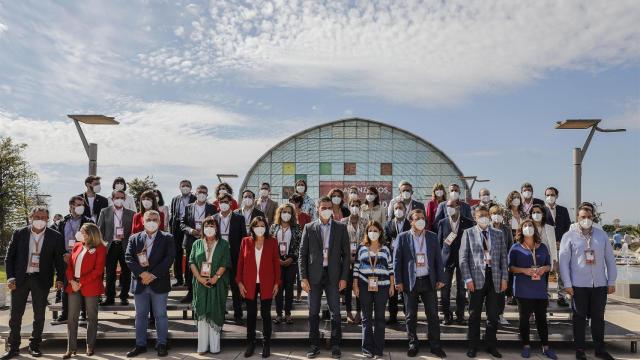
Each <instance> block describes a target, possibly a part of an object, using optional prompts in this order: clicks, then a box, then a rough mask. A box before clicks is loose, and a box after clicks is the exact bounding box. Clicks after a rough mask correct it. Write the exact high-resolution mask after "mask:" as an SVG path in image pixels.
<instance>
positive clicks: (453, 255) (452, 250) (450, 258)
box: [438, 216, 475, 269]
mask: <svg viewBox="0 0 640 360" xmlns="http://www.w3.org/2000/svg"><path fill="white" fill-rule="evenodd" d="M474 225H475V223H474V222H473V220H471V219H469V218H466V217H463V216H462V217H460V224H459V225H458V233H457V235H456V238H455V239H454V240H453V242H452V243H451V245H447V244H446V243H445V240H446V238H447V236H449V234H450V233H451V224H450V223H449V218H448V217H446V218H444V219H442V220H440V222H438V244H440V248H441V249H442V262H444V266H445V267H446V268H449V269H450V268H453V267H456V266H458V258H459V256H458V254H459V252H460V242H461V240H462V234H463V233H464V231H465V230H466V229H468V228H470V227H473V226H474Z"/></svg>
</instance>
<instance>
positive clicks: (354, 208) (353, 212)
mask: <svg viewBox="0 0 640 360" xmlns="http://www.w3.org/2000/svg"><path fill="white" fill-rule="evenodd" d="M349 210H351V215H359V214H360V208H359V207H357V206H352V207H351V209H349Z"/></svg>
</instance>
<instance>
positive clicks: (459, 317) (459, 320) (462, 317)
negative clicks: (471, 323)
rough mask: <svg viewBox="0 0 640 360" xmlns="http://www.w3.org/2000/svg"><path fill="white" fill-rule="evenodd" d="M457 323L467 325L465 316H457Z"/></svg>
mask: <svg viewBox="0 0 640 360" xmlns="http://www.w3.org/2000/svg"><path fill="white" fill-rule="evenodd" d="M456 325H467V322H466V321H465V320H464V316H458V317H456Z"/></svg>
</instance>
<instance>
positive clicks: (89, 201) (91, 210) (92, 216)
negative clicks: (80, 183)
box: [87, 196, 96, 221]
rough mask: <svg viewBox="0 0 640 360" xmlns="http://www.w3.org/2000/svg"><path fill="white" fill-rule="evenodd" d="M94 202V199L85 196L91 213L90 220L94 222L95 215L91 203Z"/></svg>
mask: <svg viewBox="0 0 640 360" xmlns="http://www.w3.org/2000/svg"><path fill="white" fill-rule="evenodd" d="M95 201H96V197H95V196H94V197H90V196H87V202H88V203H89V210H90V212H91V218H92V219H93V221H96V218H95V215H94V214H93V203H94V202H95Z"/></svg>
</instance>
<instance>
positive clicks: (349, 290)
mask: <svg viewBox="0 0 640 360" xmlns="http://www.w3.org/2000/svg"><path fill="white" fill-rule="evenodd" d="M352 301H353V280H352V279H351V277H349V280H347V287H346V288H345V289H344V303H345V307H346V310H347V314H349V313H351V312H352V311H353V304H352ZM356 313H360V299H358V298H356Z"/></svg>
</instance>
